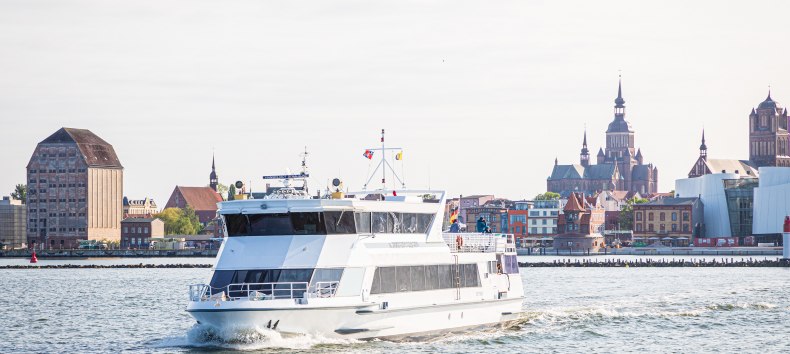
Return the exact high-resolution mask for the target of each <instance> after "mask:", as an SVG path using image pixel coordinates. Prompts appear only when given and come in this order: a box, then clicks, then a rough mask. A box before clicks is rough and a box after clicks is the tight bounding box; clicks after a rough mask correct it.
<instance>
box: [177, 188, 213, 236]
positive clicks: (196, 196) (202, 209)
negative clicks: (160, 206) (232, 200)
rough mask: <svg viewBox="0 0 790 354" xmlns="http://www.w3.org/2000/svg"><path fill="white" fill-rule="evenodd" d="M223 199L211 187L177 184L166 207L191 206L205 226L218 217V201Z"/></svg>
mask: <svg viewBox="0 0 790 354" xmlns="http://www.w3.org/2000/svg"><path fill="white" fill-rule="evenodd" d="M221 201H222V197H221V196H220V195H219V193H217V192H215V191H214V189H212V188H211V187H183V186H176V188H175V189H174V190H173V193H172V194H171V195H170V199H168V201H167V204H165V208H182V209H183V208H186V207H187V206H189V207H191V208H192V209H194V210H195V214H197V216H198V219H199V220H200V223H201V224H202V225H203V227H204V228H205V227H207V226H208V224H209V223H211V222H212V221H214V220H215V219H216V218H217V203H219V202H221Z"/></svg>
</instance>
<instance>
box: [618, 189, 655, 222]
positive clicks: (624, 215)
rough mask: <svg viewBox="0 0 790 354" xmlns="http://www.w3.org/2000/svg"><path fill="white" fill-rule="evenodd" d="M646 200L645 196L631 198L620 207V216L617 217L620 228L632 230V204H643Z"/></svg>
mask: <svg viewBox="0 0 790 354" xmlns="http://www.w3.org/2000/svg"><path fill="white" fill-rule="evenodd" d="M647 202H648V200H647V199H645V198H636V197H634V198H631V199H629V200H627V201H626V202H625V205H623V206H622V207H620V217H619V218H618V220H619V223H620V229H621V230H633V228H634V204H644V203H647Z"/></svg>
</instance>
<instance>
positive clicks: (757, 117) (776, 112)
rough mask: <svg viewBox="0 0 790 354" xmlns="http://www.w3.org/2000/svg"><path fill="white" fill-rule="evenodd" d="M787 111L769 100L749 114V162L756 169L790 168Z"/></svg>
mask: <svg viewBox="0 0 790 354" xmlns="http://www.w3.org/2000/svg"><path fill="white" fill-rule="evenodd" d="M788 141H790V134H788V132H787V109H785V108H782V107H780V106H779V102H776V101H774V100H773V99H772V98H771V91H770V90H769V91H768V98H766V99H765V101H763V102H761V103H760V104H759V105H758V106H757V109H756V110H755V109H754V108H752V112H751V114H749V161H751V162H752V163H753V164H754V165H755V166H756V167H762V166H790V156H788Z"/></svg>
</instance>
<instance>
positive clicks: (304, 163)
mask: <svg viewBox="0 0 790 354" xmlns="http://www.w3.org/2000/svg"><path fill="white" fill-rule="evenodd" d="M307 155H310V153H308V152H307V146H305V147H304V152H303V153H301V154H299V156H302V173H301V174H302V176H308V175H309V174H308V170H307ZM302 183H303V184H302V188H303V189H304V191H305V193H310V192H309V191H308V190H307V178H305V179H302Z"/></svg>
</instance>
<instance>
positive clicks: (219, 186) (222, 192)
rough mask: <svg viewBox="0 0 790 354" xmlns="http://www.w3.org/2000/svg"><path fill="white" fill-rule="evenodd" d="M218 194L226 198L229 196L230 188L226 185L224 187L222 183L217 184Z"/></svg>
mask: <svg viewBox="0 0 790 354" xmlns="http://www.w3.org/2000/svg"><path fill="white" fill-rule="evenodd" d="M206 187H211V186H210V185H208V186H206ZM217 193H218V194H219V195H220V196H222V197H223V198H224V197H225V195H227V194H228V186H226V185H224V184H222V183H217ZM226 200H227V199H226Z"/></svg>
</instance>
